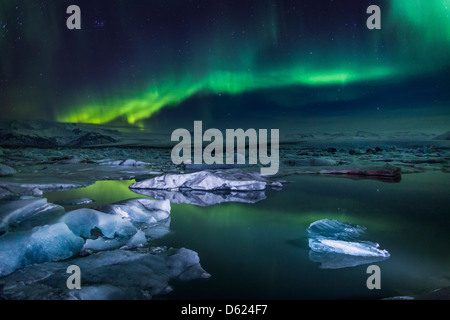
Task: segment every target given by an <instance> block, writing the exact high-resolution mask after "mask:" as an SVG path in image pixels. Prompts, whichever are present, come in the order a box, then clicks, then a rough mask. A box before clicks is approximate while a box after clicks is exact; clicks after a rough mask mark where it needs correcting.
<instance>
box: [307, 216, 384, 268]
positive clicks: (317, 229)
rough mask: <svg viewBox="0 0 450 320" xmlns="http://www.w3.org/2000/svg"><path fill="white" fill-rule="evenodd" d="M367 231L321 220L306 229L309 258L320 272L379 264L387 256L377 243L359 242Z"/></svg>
mask: <svg viewBox="0 0 450 320" xmlns="http://www.w3.org/2000/svg"><path fill="white" fill-rule="evenodd" d="M365 230H366V228H365V227H363V226H359V225H355V224H352V223H346V222H341V221H338V220H331V219H323V220H319V221H315V222H313V223H312V224H311V225H310V226H309V227H308V229H307V232H308V235H309V239H308V244H309V247H310V249H311V252H310V259H311V260H312V261H314V262H321V268H323V269H339V268H345V267H353V266H357V265H360V264H366V263H373V262H377V261H382V260H385V259H387V258H389V257H390V254H389V252H388V251H387V250H382V249H380V248H379V247H380V246H379V244H378V243H375V242H371V241H364V240H360V237H361V236H362V235H363V234H364V233H365Z"/></svg>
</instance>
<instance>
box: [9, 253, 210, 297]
mask: <svg viewBox="0 0 450 320" xmlns="http://www.w3.org/2000/svg"><path fill="white" fill-rule="evenodd" d="M70 265H77V266H79V267H80V270H81V273H82V283H81V290H69V289H67V286H66V281H67V278H68V276H69V275H68V274H67V273H66V270H67V268H68V267H69V266H70ZM209 277H210V275H209V274H208V273H207V272H206V271H205V270H204V269H203V268H202V267H201V265H200V259H199V257H198V254H197V253H196V252H194V251H192V250H189V249H185V248H181V249H174V248H166V247H156V248H144V249H136V250H135V251H129V250H114V251H102V252H99V253H95V254H92V255H90V256H87V257H82V258H75V259H71V260H69V261H61V262H47V263H42V264H37V265H33V266H30V267H27V268H25V269H21V270H18V271H17V272H15V273H13V274H11V275H9V276H7V277H5V278H2V279H0V286H3V293H2V297H3V298H6V299H27V300H43V299H50V300H51V299H53V300H65V299H67V300H73V299H76V300H84V299H87V300H92V299H99V300H105V299H108V300H112V299H126V300H128V299H151V298H153V297H154V296H156V295H163V294H167V293H169V292H171V291H172V290H173V288H172V286H171V285H169V283H170V282H172V281H173V280H175V279H179V280H182V281H187V280H193V279H202V278H209Z"/></svg>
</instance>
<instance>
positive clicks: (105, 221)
mask: <svg viewBox="0 0 450 320" xmlns="http://www.w3.org/2000/svg"><path fill="white" fill-rule="evenodd" d="M61 222H64V223H65V224H66V225H67V226H68V227H69V228H70V230H72V232H73V233H74V234H76V235H78V236H81V237H83V238H85V239H87V238H90V237H91V231H92V230H94V229H96V228H98V229H99V230H100V231H101V232H102V234H103V235H104V236H105V237H106V238H109V239H113V238H115V237H131V236H133V235H134V234H135V233H136V232H137V230H136V228H135V227H134V226H133V224H132V223H131V222H130V221H129V220H128V219H124V218H123V217H121V216H119V215H112V214H106V213H103V212H100V211H96V210H93V209H78V210H74V211H70V212H69V213H67V214H66V215H64V216H63V217H62V218H61Z"/></svg>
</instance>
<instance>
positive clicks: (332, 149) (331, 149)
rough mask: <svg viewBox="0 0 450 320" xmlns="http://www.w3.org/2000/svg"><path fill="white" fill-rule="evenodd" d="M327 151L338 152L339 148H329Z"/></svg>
mask: <svg viewBox="0 0 450 320" xmlns="http://www.w3.org/2000/svg"><path fill="white" fill-rule="evenodd" d="M327 151H328V152H329V153H336V152H337V149H336V148H328V149H327Z"/></svg>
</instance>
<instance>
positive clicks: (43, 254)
mask: <svg viewBox="0 0 450 320" xmlns="http://www.w3.org/2000/svg"><path fill="white" fill-rule="evenodd" d="M83 244H84V241H83V239H82V238H80V237H78V236H76V235H75V234H73V232H72V231H71V230H70V229H69V228H68V227H67V225H66V224H64V223H56V224H54V225H51V226H43V227H37V228H34V229H33V230H31V231H23V232H14V233H7V234H5V235H3V236H2V237H0V277H3V276H6V275H8V274H10V273H12V272H14V271H15V270H17V269H19V268H23V267H25V266H27V265H30V264H35V263H43V262H47V261H59V260H63V259H67V258H70V257H72V256H74V255H75V254H77V253H78V252H79V251H80V250H81V248H82V247H83Z"/></svg>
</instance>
